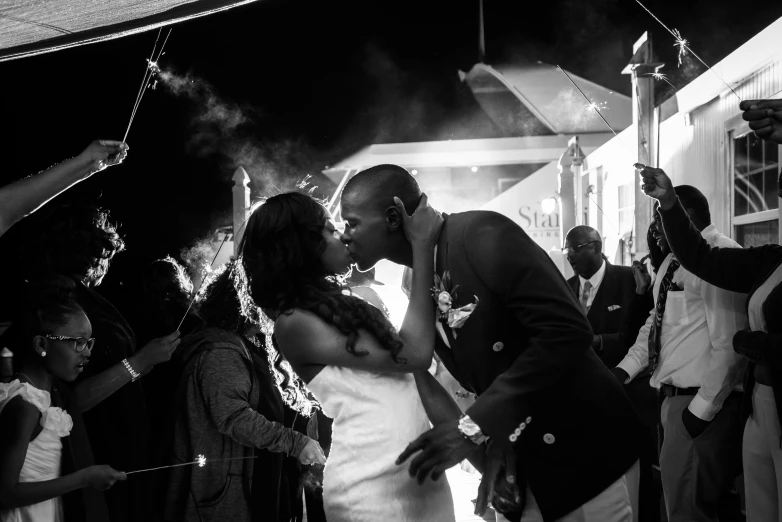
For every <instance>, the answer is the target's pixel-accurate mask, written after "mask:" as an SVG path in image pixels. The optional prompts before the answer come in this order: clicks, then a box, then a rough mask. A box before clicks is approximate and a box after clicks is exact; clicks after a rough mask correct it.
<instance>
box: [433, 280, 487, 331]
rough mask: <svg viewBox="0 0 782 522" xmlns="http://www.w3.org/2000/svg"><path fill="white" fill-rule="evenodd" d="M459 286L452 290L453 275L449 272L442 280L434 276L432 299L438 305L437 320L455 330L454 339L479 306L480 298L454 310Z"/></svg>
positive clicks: (476, 297)
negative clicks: (458, 329) (458, 330)
mask: <svg viewBox="0 0 782 522" xmlns="http://www.w3.org/2000/svg"><path fill="white" fill-rule="evenodd" d="M458 290H459V285H456V286H454V287H453V288H451V275H450V274H449V273H448V272H445V273H444V274H443V277H442V278H441V277H440V276H438V275H437V274H435V275H434V286H433V287H432V298H434V302H435V303H436V304H437V318H438V320H439V321H440V322H441V323H446V324H448V326H449V327H450V328H451V329H452V330H453V332H452V333H453V338H454V339H456V329H457V328H461V327H462V326H464V323H466V322H467V319H468V318H469V317H470V315H472V313H473V312H474V311H475V307H477V306H478V296H475V295H474V296H473V297H475V302H474V303H471V304H468V305H465V306H462V307H461V308H453V302H454V301H455V300H456V298H457V291H458Z"/></svg>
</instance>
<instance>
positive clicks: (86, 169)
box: [0, 140, 128, 236]
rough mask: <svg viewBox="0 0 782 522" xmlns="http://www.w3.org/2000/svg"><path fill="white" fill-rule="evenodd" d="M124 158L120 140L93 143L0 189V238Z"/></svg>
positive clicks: (125, 148) (126, 147) (123, 145)
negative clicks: (79, 183) (68, 191)
mask: <svg viewBox="0 0 782 522" xmlns="http://www.w3.org/2000/svg"><path fill="white" fill-rule="evenodd" d="M127 155H128V145H127V144H126V143H123V142H120V141H111V140H95V141H93V142H92V143H90V145H89V146H88V147H87V148H86V149H84V151H83V152H82V153H81V154H79V155H78V156H76V157H74V158H71V159H67V160H65V161H63V162H62V163H59V164H57V165H55V166H53V167H51V168H49V169H47V170H45V171H43V172H41V173H40V174H37V175H35V176H30V177H27V178H24V179H21V180H19V181H16V182H14V183H11V184H10V185H6V186H4V187H0V236H2V235H3V234H4V233H5V232H6V231H7V230H8V229H9V228H11V227H12V226H13V225H14V224H15V223H16V222H18V221H19V220H21V219H22V218H24V217H26V216H29V215H30V214H32V213H33V212H35V211H36V210H38V209H39V208H41V207H42V206H43V205H45V204H46V202H47V201H49V200H51V199H52V198H54V197H56V196H57V195H58V194H61V193H62V192H64V191H66V190H68V189H69V188H71V187H72V186H74V185H75V184H76V183H78V182H80V181H84V180H85V179H87V178H89V177H90V176H92V175H93V174H95V173H96V172H100V171H101V170H103V169H105V168H107V167H111V166H113V165H119V164H120V163H122V161H123V160H124V159H125V157H126V156H127Z"/></svg>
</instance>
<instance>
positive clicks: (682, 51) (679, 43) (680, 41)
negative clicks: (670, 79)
mask: <svg viewBox="0 0 782 522" xmlns="http://www.w3.org/2000/svg"><path fill="white" fill-rule="evenodd" d="M671 34H673V37H674V38H676V43H675V44H673V46H674V47H678V48H679V67H681V66H682V58H684V57H685V56H687V49H689V48H690V42H688V41H687V40H686V39H684V38H683V37H682V34H681V33H680V32H679V30H678V29H674V30H673V31H671Z"/></svg>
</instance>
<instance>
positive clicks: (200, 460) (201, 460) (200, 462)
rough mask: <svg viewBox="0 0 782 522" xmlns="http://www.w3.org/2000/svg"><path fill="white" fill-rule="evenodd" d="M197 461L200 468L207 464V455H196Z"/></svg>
mask: <svg viewBox="0 0 782 522" xmlns="http://www.w3.org/2000/svg"><path fill="white" fill-rule="evenodd" d="M196 462H198V467H199V468H203V467H204V466H206V457H204V456H203V455H199V456H197V457H196Z"/></svg>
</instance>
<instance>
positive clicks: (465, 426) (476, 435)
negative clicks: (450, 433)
mask: <svg viewBox="0 0 782 522" xmlns="http://www.w3.org/2000/svg"><path fill="white" fill-rule="evenodd" d="M459 433H461V434H462V436H463V437H464V438H465V439H468V440H470V441H472V442H473V443H475V444H478V445H481V444H483V443H484V442H486V441H487V440H489V437H487V436H486V435H484V434H483V432H482V431H481V427H480V426H478V425H477V424H475V421H473V420H472V419H471V418H470V417H469V416H467V415H462V416H461V417H459Z"/></svg>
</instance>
